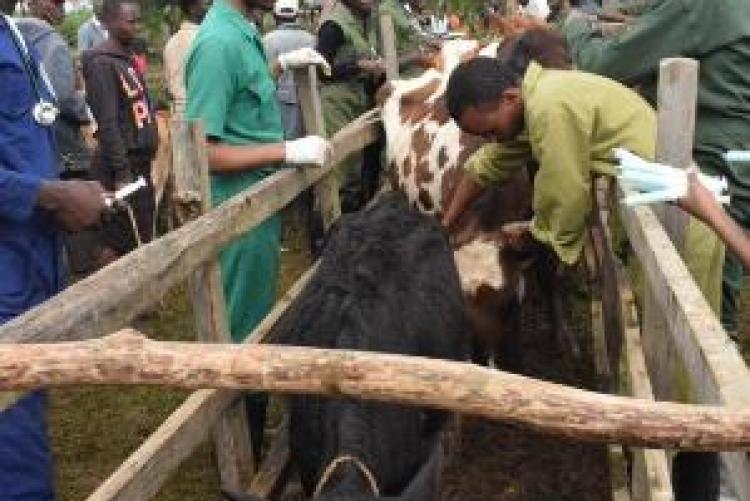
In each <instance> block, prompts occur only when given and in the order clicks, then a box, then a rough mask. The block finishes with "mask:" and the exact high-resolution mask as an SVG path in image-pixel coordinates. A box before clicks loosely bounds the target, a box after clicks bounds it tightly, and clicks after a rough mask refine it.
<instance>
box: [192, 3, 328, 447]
mask: <svg viewBox="0 0 750 501" xmlns="http://www.w3.org/2000/svg"><path fill="white" fill-rule="evenodd" d="M259 1H260V0H217V1H216V2H214V4H213V6H212V7H211V9H210V10H209V11H208V14H207V15H206V17H205V19H204V21H203V23H201V26H200V28H199V30H198V34H197V35H196V37H195V41H194V42H193V45H192V48H191V50H190V52H189V54H188V56H187V59H186V64H185V84H186V88H187V105H186V116H187V118H188V119H192V120H200V121H201V122H202V124H203V129H204V131H205V133H206V140H207V143H208V163H209V168H210V173H211V177H210V179H211V200H212V203H213V205H214V206H217V205H220V204H222V203H223V202H225V201H226V200H228V199H229V198H231V197H233V196H234V195H236V194H238V193H240V192H242V191H243V190H246V189H247V188H249V187H250V186H252V185H254V184H255V183H257V182H259V181H261V180H262V179H265V178H266V177H268V176H269V175H271V174H273V172H274V171H275V170H276V169H277V168H279V167H280V166H281V164H282V163H284V164H287V165H317V166H321V165H323V164H324V163H325V161H326V159H327V157H328V155H329V152H330V146H329V144H328V142H327V141H325V140H324V139H322V138H319V137H315V136H310V137H305V138H302V139H297V140H294V141H287V142H284V131H283V127H282V124H281V113H280V111H279V107H278V103H277V101H276V84H275V82H274V73H275V74H276V76H278V74H280V73H281V70H282V69H287V68H291V67H297V66H304V65H306V64H311V63H312V64H319V63H321V62H323V61H322V58H321V57H320V55H319V54H315V52H314V51H312V49H302V50H301V51H294V52H291V53H288V54H282V55H281V56H279V58H278V61H276V62H274V64H273V66H274V67H273V69H272V68H271V67H270V66H269V62H268V61H267V60H266V56H265V53H264V51H263V45H262V42H261V39H260V35H259V33H258V30H257V28H256V27H255V24H254V23H253V22H252V21H251V20H250V19H251V18H250V13H251V10H252V9H253V8H254V7H256V3H257V2H259ZM280 239H281V221H280V218H279V216H278V214H277V215H274V216H271V217H269V218H268V219H267V220H266V221H264V222H263V223H262V224H260V225H259V226H257V227H256V228H254V229H253V230H251V231H249V232H248V233H246V234H245V235H243V236H242V237H240V238H238V239H237V240H235V241H234V242H233V243H232V244H230V245H228V246H227V247H226V248H224V249H223V250H222V252H221V254H220V256H219V261H220V265H221V275H222V281H223V285H224V296H225V298H226V303H227V314H228V317H229V318H228V320H229V322H228V323H229V329H230V332H231V335H232V340H233V341H235V342H237V343H239V342H242V341H244V339H245V338H246V337H247V335H248V334H249V333H250V332H252V330H253V329H254V328H255V327H256V326H257V325H258V323H259V322H260V321H261V320H262V319H263V317H265V315H266V314H267V313H268V311H269V310H270V308H271V306H272V305H273V302H274V299H275V295H276V283H277V277H278V272H279V264H280ZM252 403H253V405H252V407H254V409H253V411H252V412H251V418H252V419H251V434H252V435H253V436H254V438H256V440H254V443H255V444H256V446H259V445H260V437H261V434H262V426H263V421H264V415H265V401H262V402H259V401H258V399H253V401H252ZM257 452H258V450H256V455H257Z"/></svg>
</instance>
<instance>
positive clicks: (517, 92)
mask: <svg viewBox="0 0 750 501" xmlns="http://www.w3.org/2000/svg"><path fill="white" fill-rule="evenodd" d="M500 100H501V101H502V102H503V103H507V104H516V103H519V102H520V101H521V89H520V88H519V87H510V88H508V89H505V90H504V91H503V94H502V96H501V98H500Z"/></svg>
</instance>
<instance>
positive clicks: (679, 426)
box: [0, 329, 750, 450]
mask: <svg viewBox="0 0 750 501" xmlns="http://www.w3.org/2000/svg"><path fill="white" fill-rule="evenodd" d="M78 384H139V385H140V384H153V385H160V386H170V387H178V388H193V389H196V388H228V389H244V390H259V391H269V392H280V393H291V394H316V395H329V396H335V397H347V398H356V399H365V400H373V401H379V402H390V403H394V404H400V405H412V406H426V407H432V408H438V409H443V410H446V411H453V412H461V413H462V414H469V415H475V416H479V417H484V418H488V419H496V420H504V421H507V422H509V423H513V424H518V425H522V426H525V427H528V428H530V429H532V430H535V431H538V432H541V433H546V434H549V435H553V436H559V437H562V438H566V439H570V440H578V441H584V442H597V443H621V444H624V445H631V446H638V447H649V448H674V449H689V450H745V449H748V448H750V407H746V408H744V409H730V408H726V407H712V406H700V405H686V404H678V403H672V402H649V401H646V400H641V399H633V398H624V397H619V396H613V395H607V394H601V393H594V392H590V391H586V390H581V389H578V388H571V387H566V386H562V385H559V384H555V383H549V382H546V381H539V380H535V379H532V378H529V377H525V376H520V375H516V374H511V373H505V372H502V371H498V370H496V369H491V368H487V367H480V366H477V365H476V364H472V363H466V362H452V361H446V360H437V359H428V358H423V357H410V356H404V355H394V354H383V353H368V352H362V351H346V350H330V349H318V348H309V347H295V346H273V345H268V344H253V345H244V346H243V345H229V344H216V343H212V344H198V343H184V342H181V343H180V342H162V341H152V340H149V339H147V338H145V337H143V336H142V335H140V334H139V333H137V332H135V331H133V330H127V329H126V330H123V331H120V332H118V333H116V334H113V335H111V336H107V337H106V338H103V339H93V340H88V341H74V342H67V343H57V344H55V345H50V344H20V345H19V344H10V345H0V389H16V388H31V387H40V386H58V385H59V386H66V385H78Z"/></svg>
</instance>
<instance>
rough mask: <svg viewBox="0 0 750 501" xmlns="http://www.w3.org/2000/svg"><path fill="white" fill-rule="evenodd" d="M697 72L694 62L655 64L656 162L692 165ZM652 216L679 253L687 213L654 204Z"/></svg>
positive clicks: (665, 60)
mask: <svg viewBox="0 0 750 501" xmlns="http://www.w3.org/2000/svg"><path fill="white" fill-rule="evenodd" d="M699 69H700V65H699V64H698V61H696V60H694V59H686V58H670V59H663V60H662V61H661V63H660V64H659V89H658V108H657V109H658V114H657V120H658V124H657V141H656V160H657V161H659V162H662V163H665V164H668V165H671V166H673V167H679V168H682V169H686V168H688V167H690V165H692V163H693V138H694V137H695V116H696V110H697V107H698V71H699ZM656 214H657V215H658V216H659V219H660V220H661V221H662V223H663V224H664V227H665V228H666V231H667V234H668V235H669V236H670V238H671V239H672V241H673V242H674V243H675V247H677V249H678V250H682V248H683V246H684V239H685V228H686V227H687V221H688V216H687V214H685V213H684V212H683V211H681V210H680V209H679V208H677V207H675V206H673V205H667V204H659V205H657V206H656Z"/></svg>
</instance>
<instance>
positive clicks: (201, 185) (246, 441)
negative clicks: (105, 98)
mask: <svg viewBox="0 0 750 501" xmlns="http://www.w3.org/2000/svg"><path fill="white" fill-rule="evenodd" d="M172 141H173V143H172V144H173V152H174V171H175V190H176V192H177V193H192V194H194V195H197V199H196V198H193V203H194V204H195V206H194V208H193V210H191V211H188V212H192V213H193V214H194V215H201V214H203V213H205V212H207V211H208V210H210V208H211V191H210V188H209V178H208V159H207V152H206V148H205V136H204V134H203V128H202V127H201V126H200V125H199V124H197V123H188V122H186V121H185V120H182V119H179V118H177V119H176V120H174V121H173V122H172ZM183 213H184V212H183ZM189 289H190V299H191V302H192V305H193V317H194V319H195V325H196V330H197V334H198V339H199V340H201V341H207V342H216V343H231V342H232V340H231V336H230V334H229V327H228V325H227V314H226V306H225V299H224V292H223V288H222V282H221V271H220V269H219V263H218V261H217V260H214V261H212V262H210V263H208V264H207V265H205V266H202V267H200V268H198V269H197V270H196V272H195V274H194V275H193V276H192V277H191V278H190V279H189ZM212 433H213V440H214V445H215V448H216V457H217V461H218V466H219V475H220V478H221V485H222V487H224V488H226V489H231V490H236V491H241V490H243V489H244V488H245V487H246V486H247V484H248V482H249V479H250V478H252V475H253V473H254V468H255V465H254V464H253V456H252V448H251V443H250V434H249V431H248V427H247V413H246V410H245V404H244V401H243V400H242V399H239V400H238V401H237V402H235V404H234V405H232V406H231V407H230V408H229V409H228V410H227V411H226V412H225V414H224V415H223V416H222V417H221V418H220V419H219V420H218V422H217V423H216V424H215V425H214V428H213V431H212Z"/></svg>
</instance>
